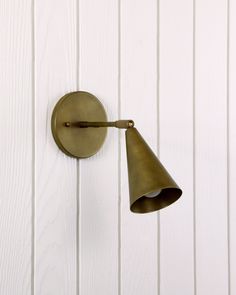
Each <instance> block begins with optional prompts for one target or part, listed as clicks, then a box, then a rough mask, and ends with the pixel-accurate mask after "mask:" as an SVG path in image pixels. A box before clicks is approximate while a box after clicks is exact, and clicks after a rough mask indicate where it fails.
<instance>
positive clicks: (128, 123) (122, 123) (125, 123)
mask: <svg viewBox="0 0 236 295" xmlns="http://www.w3.org/2000/svg"><path fill="white" fill-rule="evenodd" d="M65 126H66V127H78V128H88V127H95V128H98V127H116V128H119V129H128V128H132V127H134V121H132V120H118V121H114V122H87V121H79V122H75V123H72V122H65Z"/></svg>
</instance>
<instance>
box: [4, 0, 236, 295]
mask: <svg viewBox="0 0 236 295" xmlns="http://www.w3.org/2000/svg"><path fill="white" fill-rule="evenodd" d="M77 89H80V90H87V91H89V92H91V93H93V94H95V95H97V96H98V97H100V99H101V101H102V102H103V103H104V105H105V107H106V109H107V112H108V115H109V119H111V120H113V119H117V118H124V119H129V118H132V119H134V120H135V122H136V126H137V127H138V129H139V130H140V132H141V133H142V134H143V136H144V137H145V138H146V140H147V141H148V142H149V144H150V145H151V147H152V148H153V149H154V151H156V153H158V154H159V156H160V159H161V161H162V162H163V164H164V165H165V166H166V167H167V168H168V170H169V171H170V172H171V174H172V175H173V177H174V178H175V179H176V181H177V182H178V183H179V185H180V186H181V187H182V188H183V191H184V194H183V197H182V198H181V199H180V200H179V201H178V202H177V203H176V204H173V205H172V206H170V207H168V208H166V209H164V210H162V211H161V212H160V213H152V214H147V215H142V216H140V215H135V214H133V213H131V212H130V211H129V202H128V185H127V172H126V155H125V142H124V133H123V132H120V133H119V132H118V131H117V130H109V135H108V138H107V140H106V143H105V146H104V147H103V149H102V150H101V151H100V152H99V154H97V155H96V156H94V157H93V158H91V159H88V160H83V161H76V160H75V159H71V158H68V157H67V156H65V155H64V154H62V153H61V152H60V151H59V150H58V148H57V146H56V145H55V143H54V141H53V139H52V136H51V131H50V118H51V112H52V109H53V107H54V105H55V103H56V102H57V100H58V99H59V98H60V97H61V96H63V95H64V94H65V93H66V92H69V91H74V90H77ZM0 96H1V106H0V120H1V124H0V142H1V145H0V294H1V295H29V294H30V295H55V294H56V295H75V294H77V295H93V294H94V295H95V294H96V295H97V294H99V295H143V294H148V295H154V294H155V295H177V294H181V295H209V294H214V295H234V294H236V217H235V210H236V198H235V196H236V1H235V0H179V1H176V0H159V2H158V1H156V0H112V1H111V0H100V1H95V0H57V1H56V0H21V1H17V0H1V1H0Z"/></svg>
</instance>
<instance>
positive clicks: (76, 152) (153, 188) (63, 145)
mask: <svg viewBox="0 0 236 295" xmlns="http://www.w3.org/2000/svg"><path fill="white" fill-rule="evenodd" d="M107 127H116V128H120V129H126V150H127V163H128V165H127V166H128V176H129V193H130V210H131V211H132V212H134V213H148V212H152V211H157V210H159V209H162V208H164V207H167V206H168V205H170V204H172V203H174V202H175V201H176V200H178V199H179V197H180V196H181V194H182V191H181V189H180V188H179V187H178V185H177V184H176V183H175V182H174V180H173V179H172V178H171V176H170V175H169V174H168V172H167V171H166V169H165V168H164V167H163V165H162V164H161V162H160V161H159V160H158V158H157V157H156V156H155V154H154V153H153V152H152V150H151V149H150V147H149V146H148V144H147V143H146V142H145V141H144V139H143V138H142V136H141V135H140V133H139V132H138V131H137V129H136V128H134V122H133V121H132V120H119V121H114V122H108V121H107V115H106V111H105V109H104V107H103V105H102V104H101V102H100V101H99V100H98V99H97V98H96V97H95V96H94V95H92V94H90V93H88V92H84V91H77V92H71V93H68V94H66V95H64V96H63V97H62V98H61V99H60V100H59V101H58V102H57V104H56V106H55V108H54V110H53V113H52V119H51V128H52V134H53V137H54V139H55V142H56V144H57V145H58V147H59V148H60V149H61V151H63V152H64V153H65V154H67V155H68V156H71V157H75V158H79V159H81V158H88V157H91V156H93V155H94V154H96V153H97V152H98V151H99V150H100V148H101V147H102V145H103V143H104V141H105V138H106V134H107Z"/></svg>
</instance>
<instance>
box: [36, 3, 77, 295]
mask: <svg viewBox="0 0 236 295" xmlns="http://www.w3.org/2000/svg"><path fill="white" fill-rule="evenodd" d="M75 89H76V2H75V1H74V0H60V1H57V2H55V1H44V0H43V1H42V0H37V1H35V99H36V103H35V122H36V128H35V146H36V149H35V151H36V152H35V166H36V186H35V188H36V202H35V295H44V294H57V295H74V294H76V227H77V226H76V220H77V219H76V207H77V206H76V187H77V180H76V160H75V159H71V158H69V157H67V156H66V155H65V154H63V153H62V152H61V151H59V149H58V148H57V146H56V144H55V142H54V140H53V138H52V135H51V128H50V126H51V114H52V110H53V107H54V105H55V103H56V102H57V101H58V99H59V98H60V97H61V96H63V95H64V94H65V93H67V92H69V91H74V90H75Z"/></svg>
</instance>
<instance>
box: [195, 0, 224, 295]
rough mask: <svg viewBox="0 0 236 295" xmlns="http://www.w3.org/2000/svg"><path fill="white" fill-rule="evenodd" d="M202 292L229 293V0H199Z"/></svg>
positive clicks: (197, 53) (198, 176)
mask: <svg viewBox="0 0 236 295" xmlns="http://www.w3.org/2000/svg"><path fill="white" fill-rule="evenodd" d="M195 28H196V38H195V44H196V47H195V60H196V63H195V65H196V68H195V73H196V74H195V78H196V79H195V81H196V82H195V90H196V91H195V117H196V121H195V132H196V138H195V143H196V145H195V151H196V155H195V156H196V160H195V161H196V284H197V294H199V295H200V294H215V295H226V294H228V240H227V1H225V0H218V1H213V0H197V1H196V23H195Z"/></svg>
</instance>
